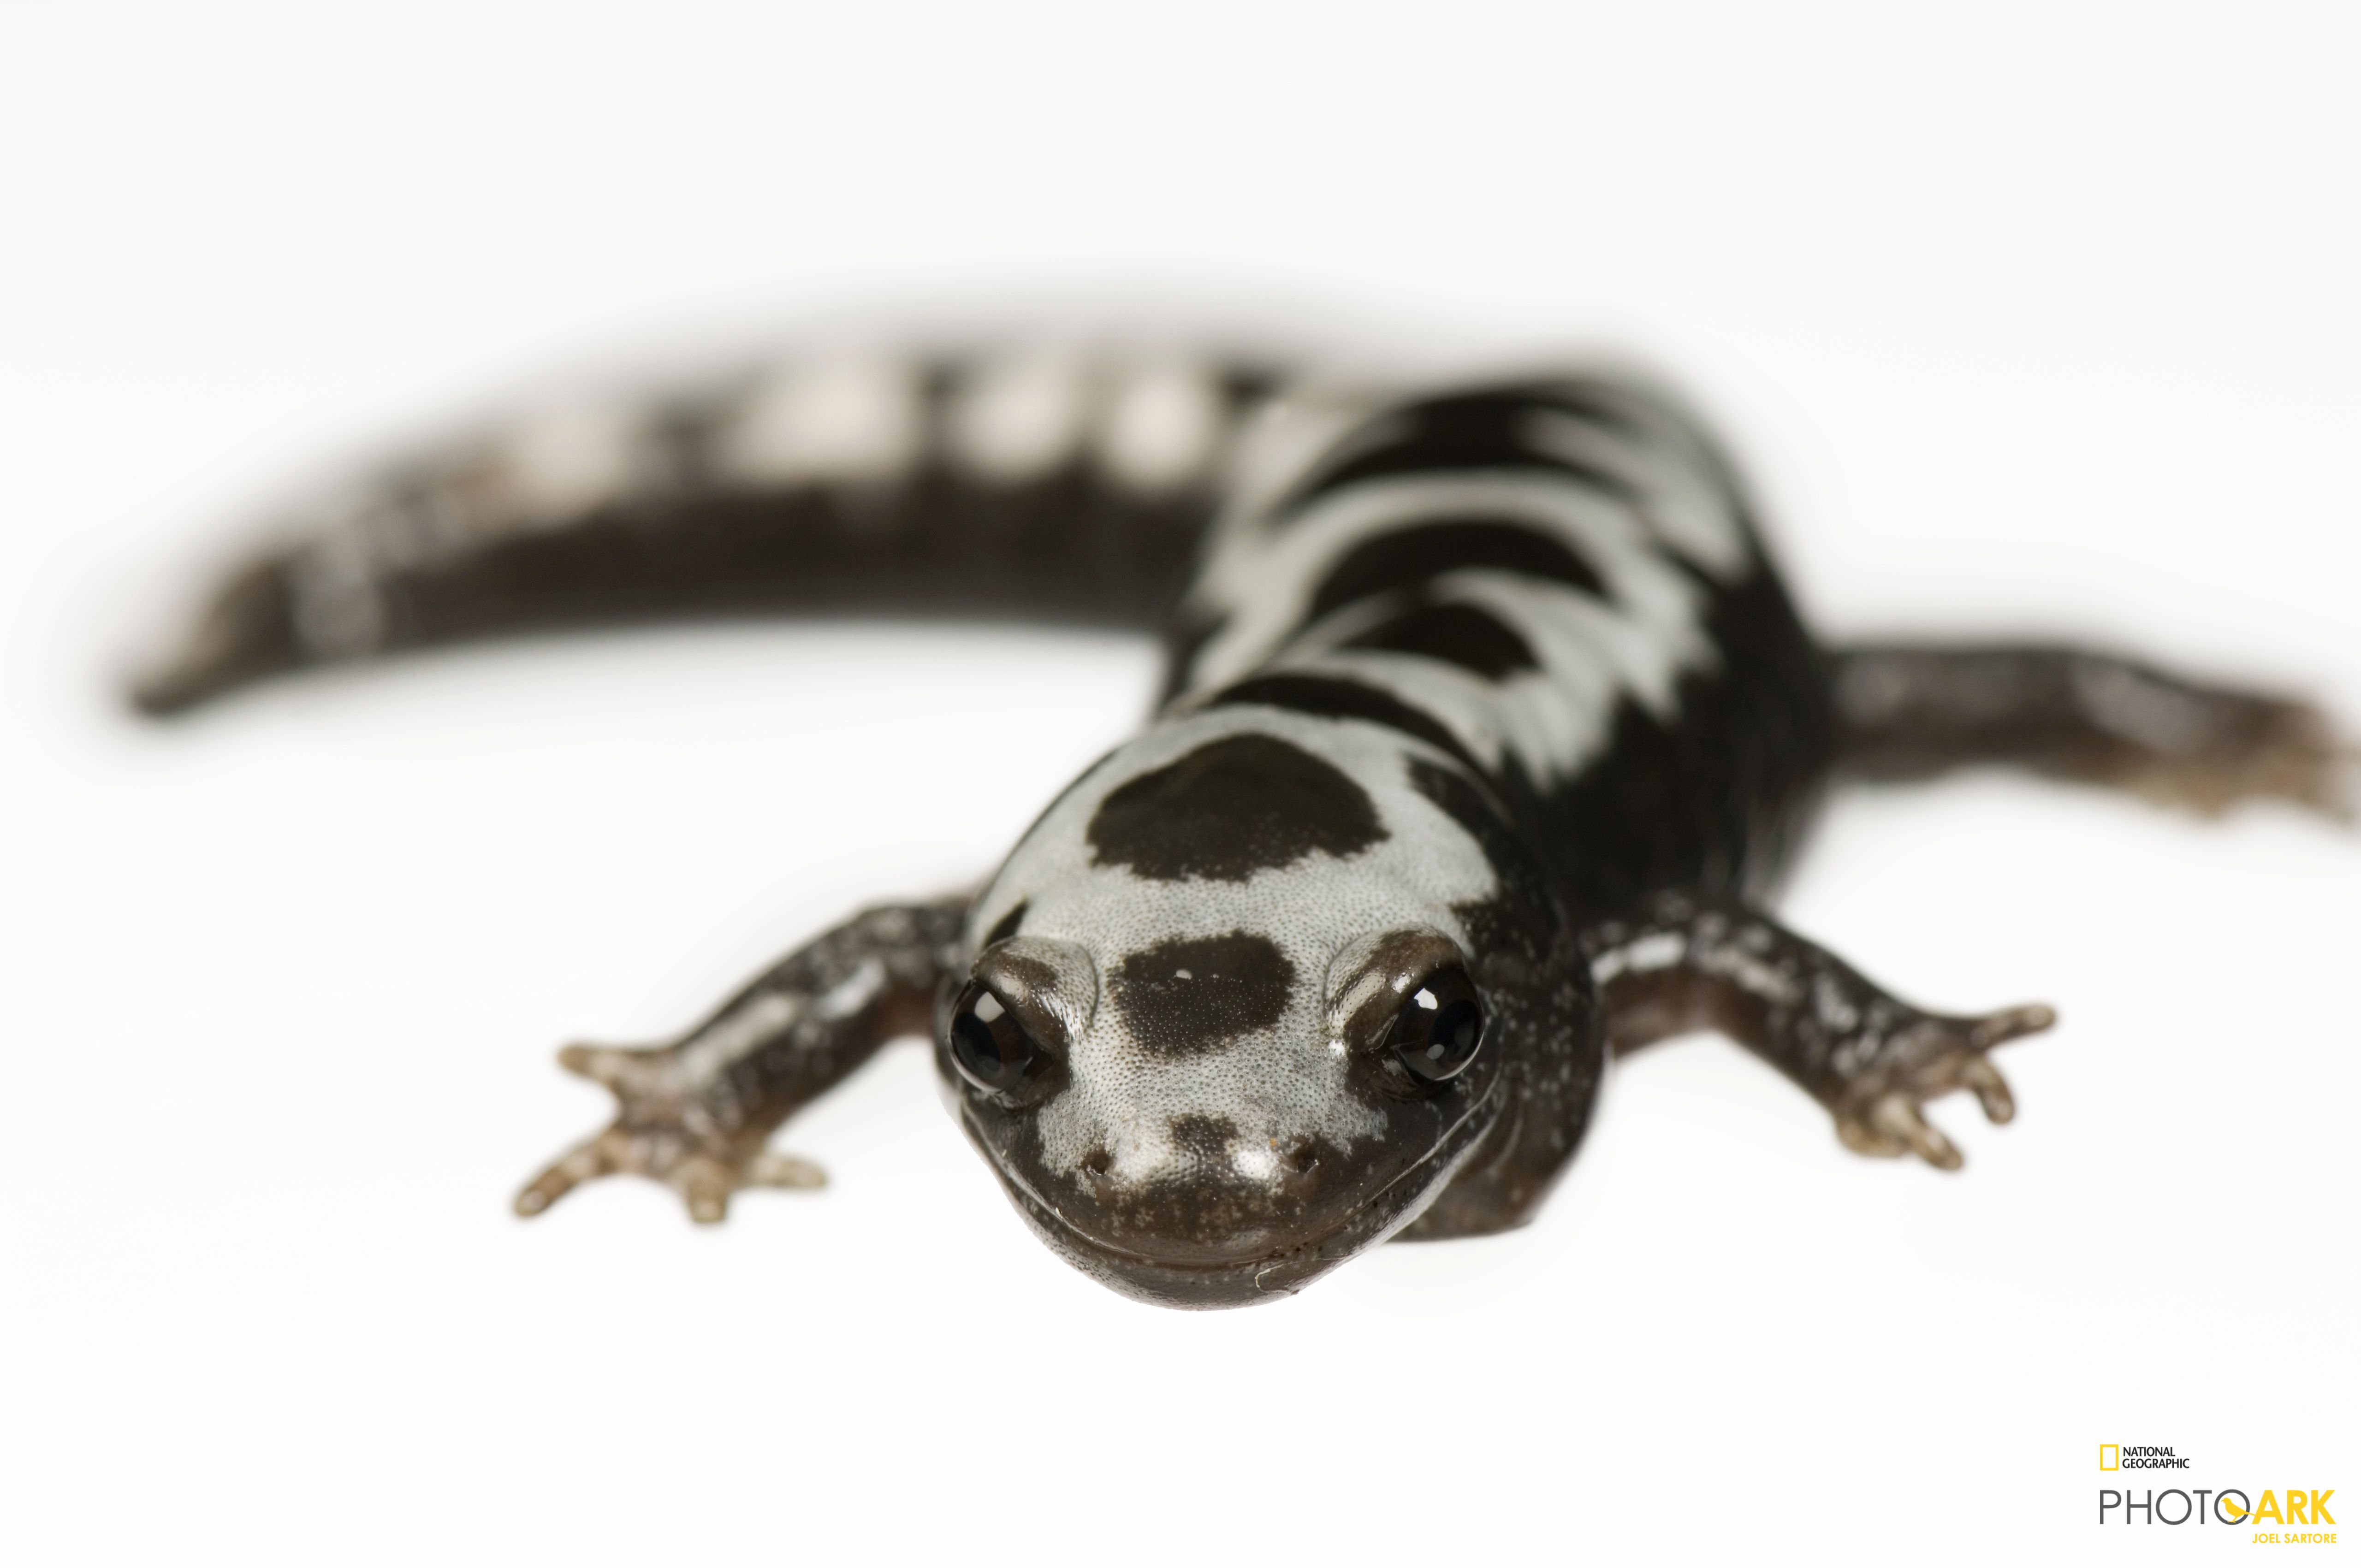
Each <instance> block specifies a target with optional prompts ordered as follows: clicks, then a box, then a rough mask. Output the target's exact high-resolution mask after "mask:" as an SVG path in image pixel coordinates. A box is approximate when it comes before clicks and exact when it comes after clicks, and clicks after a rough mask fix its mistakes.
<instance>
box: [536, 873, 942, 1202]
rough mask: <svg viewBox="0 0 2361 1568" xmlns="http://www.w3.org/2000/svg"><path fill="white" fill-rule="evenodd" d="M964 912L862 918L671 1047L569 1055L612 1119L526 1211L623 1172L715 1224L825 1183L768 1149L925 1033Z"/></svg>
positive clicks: (900, 910)
mask: <svg viewBox="0 0 2361 1568" xmlns="http://www.w3.org/2000/svg"><path fill="white" fill-rule="evenodd" d="M966 912H967V905H966V903H965V901H964V900H957V901H945V902H942V903H939V904H917V905H891V906H888V907H885V908H882V909H871V910H867V911H864V912H863V913H862V914H860V915H857V916H854V917H853V918H852V919H851V920H849V921H847V922H846V923H845V924H843V925H842V926H840V927H837V928H836V929H835V930H832V931H830V932H829V933H828V934H826V935H825V936H823V937H821V938H818V940H816V941H814V942H812V943H811V944H810V945H809V946H807V947H805V948H800V949H798V950H797V951H796V952H794V953H792V954H790V955H789V956H788V957H787V958H785V959H783V960H781V961H780V963H779V964H778V965H777V966H776V967H775V968H774V969H772V970H769V971H768V972H767V973H765V974H763V976H761V977H760V978H759V979H757V980H755V981H754V982H753V983H752V984H751V985H749V986H747V987H746V989H745V990H743V991H741V992H739V993H738V994H737V995H736V996H734V997H732V998H730V1001H729V1002H727V1003H724V1004H723V1005H722V1007H721V1008H720V1009H719V1011H718V1012H716V1013H715V1014H713V1015H712V1016H711V1017H710V1018H708V1019H707V1020H706V1021H705V1022H704V1023H702V1024H700V1025H697V1027H696V1028H694V1029H692V1030H690V1031H689V1032H688V1033H687V1034H686V1035H685V1036H682V1037H681V1038H680V1039H679V1040H677V1041H675V1042H674V1043H673V1044H671V1045H667V1046H655V1047H647V1048H644V1049H637V1050H626V1049H620V1048H617V1047H605V1046H568V1047H566V1048H565V1049H564V1050H563V1051H560V1052H559V1053H558V1056H557V1059H558V1062H559V1064H560V1065H561V1066H563V1067H564V1068H566V1069H567V1070H568V1071H570V1072H577V1073H579V1074H581V1075H582V1076H583V1077H585V1078H588V1079H591V1080H595V1081H597V1082H598V1083H602V1084H604V1085H606V1086H607V1087H608V1088H609V1089H610V1090H612V1091H614V1094H615V1099H616V1102H617V1111H616V1113H615V1120H614V1122H613V1124H611V1125H609V1127H608V1128H607V1129H606V1131H604V1132H602V1133H600V1134H598V1135H597V1136H596V1137H593V1138H591V1139H589V1140H588V1142H586V1143H583V1144H581V1145H579V1146H577V1147H575V1148H574V1149H573V1150H571V1151H570V1152H568V1153H567V1154H566V1156H565V1157H562V1158H560V1159H558V1160H557V1161H556V1162H555V1163H554V1164H552V1165H551V1166H550V1167H549V1168H547V1169H545V1170H544V1171H543V1172H542V1173H541V1174H540V1175H539V1176H537V1177H535V1178H534V1179H533V1180H532V1181H531V1182H530V1183H528V1184H527V1185H526V1187H525V1189H524V1190H522V1191H521V1192H519V1193H518V1194H517V1196H516V1212H518V1213H520V1214H522V1215H525V1216H527V1217H528V1218H529V1217H531V1216H533V1215H534V1214H538V1213H540V1212H542V1211H543V1210H544V1209H546V1208H548V1207H549V1206H550V1205H551V1204H552V1203H555V1202H556V1201H558V1200H559V1199H560V1198H562V1197H564V1196H565V1195H566V1193H568V1192H570V1191H572V1190H574V1189H575V1188H576V1187H577V1186H579V1185H580V1184H582V1183H583V1182H585V1181H588V1180H590V1179H593V1178H596V1177H601V1176H612V1175H615V1174H618V1173H620V1172H628V1173H630V1174H631V1175H634V1176H644V1177H648V1178H650V1179H653V1180H656V1181H661V1182H663V1183H664V1184H665V1185H666V1186H668V1187H670V1188H672V1189H673V1190H675V1192H678V1193H679V1194H680V1195H681V1198H682V1200H683V1201H685V1202H686V1204H687V1205H688V1212H689V1217H690V1218H691V1219H693V1220H696V1221H697V1222H698V1223H705V1224H710V1223H714V1222H716V1221H718V1220H719V1219H720V1218H721V1217H722V1216H723V1214H724V1213H726V1212H728V1210H729V1206H730V1194H731V1193H732V1192H735V1191H737V1190H739V1189H741V1188H743V1187H818V1186H819V1185H821V1184H822V1183H823V1182H824V1181H826V1179H827V1178H826V1177H825V1176H824V1175H823V1174H822V1173H821V1171H820V1169H819V1168H818V1167H817V1166H814V1165H810V1164H807V1162H805V1161H803V1160H800V1159H796V1158H794V1157H791V1156H787V1155H778V1154H772V1153H770V1152H768V1151H767V1150H766V1149H765V1147H764V1145H765V1144H767V1143H768V1142H769V1139H770V1136H771V1135H772V1133H774V1131H776V1130H777V1128H778V1126H779V1124H781V1123H783V1122H785V1120H786V1119H787V1118H788V1117H789V1116H790V1115H793V1114H794V1113H796V1111H798V1110H800V1109H801V1108H802V1107H804V1106H805V1105H807V1104H808V1103H810V1102H812V1101H813V1100H815V1099H817V1098H818V1096H819V1095H820V1094H822V1093H824V1092H826V1091H828V1090H829V1089H830V1088H833V1087H834V1086H835V1085H836V1084H837V1083H839V1082H840V1081H841V1080H843V1079H844V1078H845V1077H846V1076H847V1075H849V1074H850V1073H851V1071H852V1070H853V1069H855V1068H857V1067H859V1066H860V1065H861V1064H862V1062H864V1061H867V1060H868V1059H869V1058H870V1057H871V1056H872V1055H873V1053H874V1052H875V1051H876V1049H877V1047H880V1046H882V1045H884V1043H885V1042H886V1041H887V1040H890V1039H893V1038H894V1037H895V1036H900V1035H911V1034H921V1035H922V1034H925V1033H926V1032H927V1031H928V1028H929V1026H930V1022H929V1020H930V1013H931V1009H932V1006H933V1003H934V996H935V991H936V987H937V985H938V983H939V981H940V980H941V978H942V976H943V974H944V972H945V970H946V969H947V967H949V966H950V965H953V964H954V963H955V962H956V960H957V956H958V954H957V948H958V946H959V939H960V927H961V921H962V920H963V919H964V918H965V916H966Z"/></svg>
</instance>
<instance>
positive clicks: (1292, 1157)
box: [1279, 1143, 1320, 1176]
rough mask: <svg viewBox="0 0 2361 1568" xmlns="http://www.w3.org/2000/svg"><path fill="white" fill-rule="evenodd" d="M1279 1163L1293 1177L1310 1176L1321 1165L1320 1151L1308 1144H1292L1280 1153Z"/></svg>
mask: <svg viewBox="0 0 2361 1568" xmlns="http://www.w3.org/2000/svg"><path fill="white" fill-rule="evenodd" d="M1319 1163H1320V1151H1319V1150H1318V1149H1316V1148H1314V1147H1312V1145H1310V1144H1308V1143H1306V1144H1290V1145H1289V1146H1287V1148H1286V1149H1285V1150H1284V1151H1283V1152H1281V1153H1280V1155H1279V1164H1281V1165H1282V1166H1285V1167H1286V1168H1287V1170H1288V1173H1289V1174H1290V1175H1291V1176H1309V1175H1311V1174H1312V1170H1313V1168H1315V1167H1317V1166H1318V1165H1319Z"/></svg>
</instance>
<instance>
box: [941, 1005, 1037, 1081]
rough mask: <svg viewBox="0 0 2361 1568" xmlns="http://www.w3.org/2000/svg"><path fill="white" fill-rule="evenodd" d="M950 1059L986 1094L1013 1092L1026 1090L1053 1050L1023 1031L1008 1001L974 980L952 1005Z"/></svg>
mask: <svg viewBox="0 0 2361 1568" xmlns="http://www.w3.org/2000/svg"><path fill="white" fill-rule="evenodd" d="M950 1036H951V1039H950V1046H951V1060H952V1061H953V1062H954V1063H955V1064H957V1066H958V1068H959V1070H960V1076H961V1078H964V1079H966V1080H968V1081H969V1082H970V1083H972V1084H973V1085H975V1087H977V1088H978V1089H981V1090H983V1091H984V1092H985V1093H986V1094H1010V1093H1014V1092H1015V1091H1017V1090H1019V1089H1022V1088H1023V1087H1024V1086H1025V1085H1026V1083H1027V1081H1029V1080H1031V1079H1032V1078H1033V1077H1034V1076H1035V1075H1036V1074H1037V1073H1038V1071H1039V1070H1040V1069H1041V1067H1042V1065H1043V1064H1044V1063H1045V1062H1046V1061H1047V1059H1048V1056H1049V1053H1048V1052H1046V1051H1044V1050H1043V1049H1042V1048H1041V1044H1040V1042H1039V1041H1038V1040H1036V1039H1035V1038H1034V1037H1033V1036H1031V1035H1028V1034H1027V1033H1026V1032H1025V1025H1022V1024H1020V1023H1018V1022H1017V1021H1016V1014H1014V1013H1011V1012H1010V1011H1009V1010H1008V1005H1007V1003H1004V1002H1002V1001H1001V1000H1000V998H999V997H997V996H994V994H993V993H992V992H991V991H990V989H989V988H987V987H986V986H985V985H984V984H983V981H969V982H968V988H967V989H966V990H965V991H962V992H960V999H959V1004H958V1005H957V1006H955V1007H953V1008H952V1009H951V1027H950Z"/></svg>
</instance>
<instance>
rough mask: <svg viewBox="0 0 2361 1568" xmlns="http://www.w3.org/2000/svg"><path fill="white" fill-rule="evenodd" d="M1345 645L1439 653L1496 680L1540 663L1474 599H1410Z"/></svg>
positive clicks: (1450, 661) (1430, 654) (1429, 654)
mask: <svg viewBox="0 0 2361 1568" xmlns="http://www.w3.org/2000/svg"><path fill="white" fill-rule="evenodd" d="M1345 647H1347V648H1371V649H1377V650H1379V651H1382V652H1394V653H1416V654H1418V655H1420V656H1421V657H1422V658H1428V659H1440V660H1442V661H1443V662H1444V663H1446V664H1456V665H1458V666H1459V667H1460V668H1461V669H1463V670H1469V671H1473V672H1474V673H1475V674H1479V675H1482V676H1484V677H1485V678H1486V679H1488V680H1495V681H1497V680H1499V678H1500V677H1501V676H1503V675H1512V674H1516V673H1517V672H1518V671H1519V670H1538V669H1540V668H1541V663H1540V662H1539V661H1538V660H1536V659H1535V658H1534V657H1533V651H1532V648H1531V647H1530V646H1529V645H1528V644H1527V643H1526V641H1525V640H1524V639H1523V638H1521V637H1520V636H1518V635H1517V634H1516V632H1515V631H1513V630H1510V628H1509V627H1507V626H1504V625H1502V624H1501V622H1500V618H1499V616H1496V615H1493V614H1491V613H1490V612H1489V611H1488V610H1484V609H1478V608H1477V606H1475V605H1472V604H1432V605H1431V604H1414V605H1412V606H1411V607H1410V608H1409V609H1405V610H1403V611H1402V612H1401V613H1400V615H1397V616H1395V617H1394V618H1393V619H1392V620H1387V621H1383V622H1380V623H1379V624H1378V625H1377V626H1374V627H1371V628H1370V629H1369V630H1367V631H1364V632H1362V633H1361V634H1360V635H1359V636H1358V637H1356V638H1354V639H1353V640H1352V641H1349V642H1347V643H1345Z"/></svg>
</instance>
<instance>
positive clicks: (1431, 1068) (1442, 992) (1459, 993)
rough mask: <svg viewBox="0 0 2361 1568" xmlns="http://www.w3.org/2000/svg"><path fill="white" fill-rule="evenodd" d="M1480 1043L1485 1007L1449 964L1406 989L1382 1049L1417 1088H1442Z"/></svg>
mask: <svg viewBox="0 0 2361 1568" xmlns="http://www.w3.org/2000/svg"><path fill="white" fill-rule="evenodd" d="M1483 1043H1484V1007H1483V1004H1482V1003H1480V1002H1478V1001H1477V996H1476V985H1475V982H1474V981H1470V980H1469V979H1468V978H1467V971H1466V970H1463V969H1461V968H1460V967H1459V966H1458V965H1456V964H1454V965H1452V966H1450V967H1449V968H1447V969H1439V970H1435V971H1434V972H1433V974H1431V975H1428V976H1427V977H1426V978H1425V979H1424V980H1422V981H1419V982H1418V983H1417V984H1416V985H1414V986H1412V987H1411V992H1410V996H1409V998H1408V999H1407V1000H1405V1001H1404V1002H1403V1003H1402V1005H1401V1011H1400V1013H1398V1014H1395V1015H1394V1026H1393V1029H1392V1031H1391V1032H1390V1033H1389V1034H1388V1035H1387V1036H1386V1045H1387V1047H1388V1048H1389V1049H1390V1050H1391V1051H1392V1052H1393V1053H1394V1055H1395V1056H1396V1057H1398V1058H1400V1060H1401V1064H1402V1066H1404V1067H1406V1068H1408V1069H1410V1075H1411V1077H1412V1078H1415V1079H1417V1080H1419V1081H1420V1082H1421V1083H1447V1082H1449V1081H1450V1080H1453V1079H1455V1078H1457V1077H1458V1076H1459V1075H1460V1074H1461V1073H1463V1072H1465V1071H1466V1070H1467V1064H1468V1063H1469V1062H1471V1061H1474V1060H1475V1059H1476V1052H1477V1047H1480V1046H1482V1045H1483Z"/></svg>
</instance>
